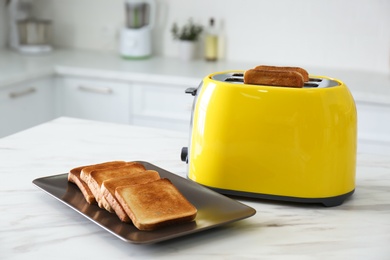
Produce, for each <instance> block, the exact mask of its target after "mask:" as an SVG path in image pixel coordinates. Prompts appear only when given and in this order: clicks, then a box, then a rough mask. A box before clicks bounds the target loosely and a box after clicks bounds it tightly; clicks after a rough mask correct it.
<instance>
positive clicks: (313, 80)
mask: <svg viewBox="0 0 390 260" xmlns="http://www.w3.org/2000/svg"><path fill="white" fill-rule="evenodd" d="M309 81H312V82H321V81H322V79H317V78H309Z"/></svg>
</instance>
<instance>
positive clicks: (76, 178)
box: [68, 166, 96, 204]
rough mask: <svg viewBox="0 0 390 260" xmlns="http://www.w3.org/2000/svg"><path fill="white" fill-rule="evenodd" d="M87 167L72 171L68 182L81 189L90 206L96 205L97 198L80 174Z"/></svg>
mask: <svg viewBox="0 0 390 260" xmlns="http://www.w3.org/2000/svg"><path fill="white" fill-rule="evenodd" d="M84 167H85V166H80V167H77V168H74V169H71V170H70V171H69V173H68V181H70V182H73V183H74V184H76V185H77V187H78V188H79V189H80V191H81V193H82V194H83V196H84V198H85V200H86V201H87V202H88V203H89V204H94V203H96V200H95V197H94V196H93V194H92V192H91V190H90V189H89V187H88V185H87V184H86V183H85V182H84V181H83V180H82V179H81V178H80V172H81V170H82V169H83V168H84Z"/></svg>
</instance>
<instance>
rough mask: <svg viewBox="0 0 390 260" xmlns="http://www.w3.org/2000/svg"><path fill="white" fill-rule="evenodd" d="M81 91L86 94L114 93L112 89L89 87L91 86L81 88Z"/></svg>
mask: <svg viewBox="0 0 390 260" xmlns="http://www.w3.org/2000/svg"><path fill="white" fill-rule="evenodd" d="M78 89H79V90H82V91H86V92H91V93H98V94H106V95H108V94H111V93H112V92H113V91H112V89H111V88H108V87H107V88H104V87H103V88H97V87H89V86H82V85H81V86H79V87H78Z"/></svg>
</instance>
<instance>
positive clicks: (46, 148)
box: [0, 118, 390, 260]
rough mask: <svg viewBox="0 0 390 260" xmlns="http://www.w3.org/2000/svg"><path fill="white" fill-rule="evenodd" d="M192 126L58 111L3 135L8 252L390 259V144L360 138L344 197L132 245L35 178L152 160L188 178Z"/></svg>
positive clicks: (261, 211)
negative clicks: (352, 188)
mask: <svg viewBox="0 0 390 260" xmlns="http://www.w3.org/2000/svg"><path fill="white" fill-rule="evenodd" d="M187 144H188V135H187V134H186V133H180V132H171V131H166V130H161V129H152V128H142V127H135V126H129V125H118V124H112V123H102V122H94V121H87V120H80V119H72V118H58V119H55V120H53V121H50V122H48V123H45V124H42V125H39V126H36V127H33V128H31V129H28V130H26V131H22V132H19V133H16V134H14V135H11V136H8V137H5V138H2V139H0V158H1V164H0V165H1V166H0V174H1V180H2V181H1V182H0V212H1V214H0V259H38V258H44V259H84V258H88V259H123V258H126V259H184V258H185V259H200V258H201V259H383V260H385V259H389V257H390V247H389V245H390V196H389V194H390V160H389V158H390V145H389V144H388V143H387V144H386V143H375V142H370V141H364V140H359V144H358V147H359V149H358V156H357V175H356V192H355V194H354V195H353V196H352V197H351V198H350V199H348V200H347V201H346V202H344V204H342V205H341V206H338V207H332V208H325V207H323V206H320V205H302V204H298V205H297V204H289V203H280V202H271V201H260V200H249V199H242V200H240V201H241V202H242V203H244V204H246V205H248V206H250V207H253V208H255V209H256V211H257V213H256V215H254V216H253V217H250V218H248V219H244V220H241V221H238V222H235V223H231V224H228V225H226V226H223V227H220V228H217V229H212V230H209V231H204V232H201V233H197V234H192V235H188V236H185V237H181V238H179V239H173V240H169V241H166V242H162V243H158V244H152V245H135V244H131V243H126V242H123V241H122V240H120V239H118V238H117V237H115V236H113V235H112V234H111V233H109V232H107V231H105V230H104V229H102V228H101V227H99V226H97V225H96V224H94V223H92V222H90V221H89V220H87V219H86V218H84V217H83V216H82V215H80V214H78V213H77V212H75V211H73V210H72V209H70V208H68V207H67V206H66V205H64V204H62V203H60V202H59V201H57V200H56V199H54V198H52V197H51V196H49V195H47V194H46V193H44V192H42V191H41V190H40V189H38V188H37V187H35V186H34V185H33V184H32V180H34V179H36V178H39V177H44V176H51V175H55V174H59V173H65V172H67V171H68V170H69V169H71V168H73V167H74V166H79V165H85V164H92V163H98V162H103V161H109V160H118V159H119V160H128V161H131V160H143V161H148V162H151V163H153V164H155V165H158V166H160V167H161V168H164V169H166V170H168V171H170V172H173V173H175V174H177V175H180V176H182V177H185V175H186V165H185V163H183V162H181V161H180V150H181V148H182V147H183V146H186V145H187Z"/></svg>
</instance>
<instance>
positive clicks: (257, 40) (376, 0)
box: [0, 0, 390, 73]
mask: <svg viewBox="0 0 390 260" xmlns="http://www.w3.org/2000/svg"><path fill="white" fill-rule="evenodd" d="M3 2H5V1H4V0H3ZM156 2H157V5H158V17H157V25H156V27H155V29H154V31H153V36H154V46H153V52H154V54H155V55H159V56H166V57H176V56H177V55H178V54H177V53H178V51H177V42H175V41H174V40H173V39H172V35H171V33H170V29H171V26H172V24H173V22H175V21H176V22H179V23H184V22H186V21H187V19H188V18H190V17H192V18H193V19H194V20H195V21H197V22H200V23H202V24H203V25H206V24H207V22H208V19H209V18H210V17H214V18H215V19H216V24H217V26H219V28H220V33H221V39H222V40H223V42H224V52H223V56H224V59H226V60H231V61H243V62H246V61H248V62H253V61H255V62H256V61H259V62H260V63H268V64H278V65H281V64H283V65H284V64H286V65H297V66H304V67H305V66H310V67H313V66H314V67H325V68H327V67H329V68H336V69H353V70H365V71H373V72H380V73H389V71H390V1H388V0H357V1H355V0H343V1H340V0H327V1H311V0H295V1H290V0H274V1H265V0H244V1H237V0H236V1H233V0H227V1H226V0H197V1H183V0H157V1H156ZM0 6H1V7H0V18H1V20H0V47H4V46H6V32H5V31H6V26H5V24H6V17H5V10H4V9H5V8H4V4H1V5H0ZM34 7H35V8H34V12H35V13H36V14H37V15H38V16H39V17H40V18H49V19H52V20H53V33H54V37H53V45H54V46H55V47H57V48H73V49H87V50H101V51H117V45H118V31H119V29H120V28H121V27H122V25H123V24H124V3H123V1H122V0H66V1H64V0H34ZM0 58H1V57H0Z"/></svg>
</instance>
